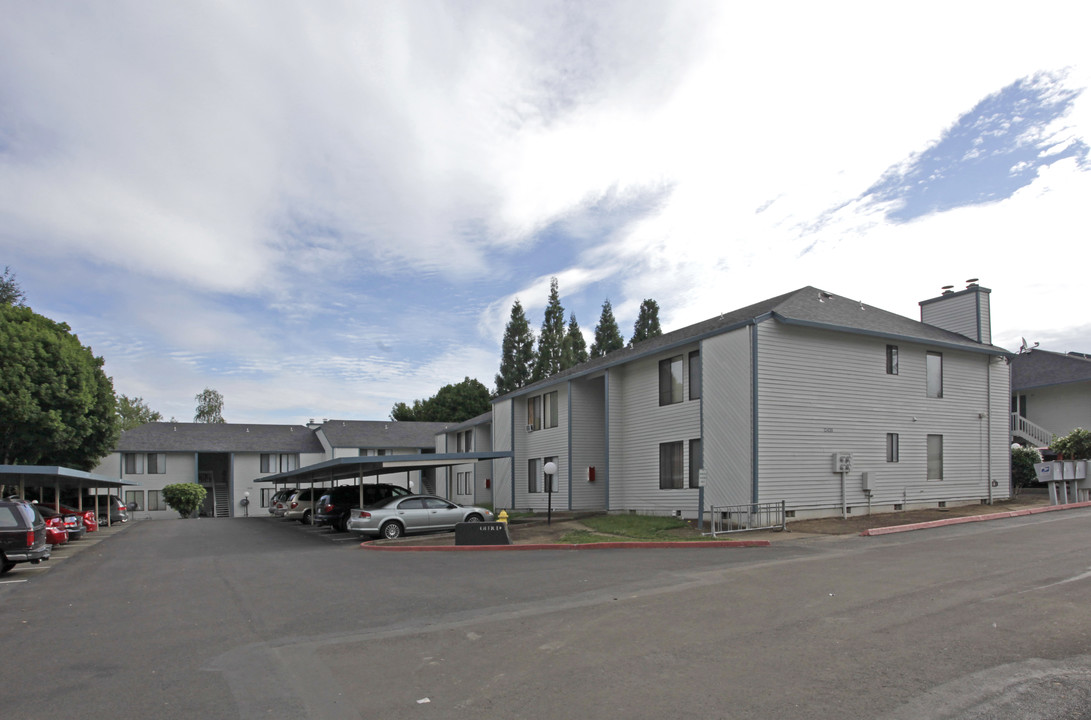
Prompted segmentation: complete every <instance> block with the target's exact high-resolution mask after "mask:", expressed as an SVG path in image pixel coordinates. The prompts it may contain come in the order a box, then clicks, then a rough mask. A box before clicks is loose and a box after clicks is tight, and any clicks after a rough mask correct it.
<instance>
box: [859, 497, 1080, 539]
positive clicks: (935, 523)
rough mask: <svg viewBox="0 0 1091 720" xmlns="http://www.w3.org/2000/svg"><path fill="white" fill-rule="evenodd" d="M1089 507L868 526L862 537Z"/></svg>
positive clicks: (1076, 505) (1047, 507)
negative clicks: (877, 526) (878, 526)
mask: <svg viewBox="0 0 1091 720" xmlns="http://www.w3.org/2000/svg"><path fill="white" fill-rule="evenodd" d="M1085 507H1091V502H1079V503H1068V504H1067V505H1045V506H1043V507H1034V508H1023V509H1022V510H1009V511H1007V512H998V513H990V514H988V515H970V516H968V517H956V518H947V519H944V520H930V521H929V522H922V523H911V524H909V525H889V526H887V527H880V528H870V529H868V530H864V531H863V532H862V533H860V535H861V536H862V537H872V536H875V535H890V534H892V533H899V532H911V531H913V530H928V529H930V528H936V527H943V526H944V525H961V524H963V523H971V522H984V521H986V520H1000V519H1002V518H1011V517H1021V516H1024V515H1037V514H1038V513H1044V512H1055V511H1057V510H1072V509H1075V508H1085Z"/></svg>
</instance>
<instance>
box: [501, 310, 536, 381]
mask: <svg viewBox="0 0 1091 720" xmlns="http://www.w3.org/2000/svg"><path fill="white" fill-rule="evenodd" d="M501 352H502V355H501V357H500V372H499V373H497V375H496V394H497V395H506V394H507V393H510V392H512V391H514V390H518V389H519V388H521V387H523V386H524V385H526V384H527V383H529V382H530V370H531V367H532V365H533V363H534V334H533V333H531V331H530V323H528V322H527V316H526V313H524V312H523V306H522V304H521V303H520V302H519V301H518V300H516V301H515V304H514V305H512V306H511V318H510V319H509V320H508V326H507V327H506V328H505V329H504V342H503V347H502V350H501Z"/></svg>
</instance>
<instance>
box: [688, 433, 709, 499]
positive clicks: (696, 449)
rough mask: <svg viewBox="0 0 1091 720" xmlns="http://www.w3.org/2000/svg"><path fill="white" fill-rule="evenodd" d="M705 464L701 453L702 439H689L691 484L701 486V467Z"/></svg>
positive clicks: (692, 486) (691, 485) (695, 486)
mask: <svg viewBox="0 0 1091 720" xmlns="http://www.w3.org/2000/svg"><path fill="white" fill-rule="evenodd" d="M704 466H705V462H704V457H703V456H702V454H701V441H700V440H690V441H689V486H690V487H691V488H697V487H701V468H703V467H704Z"/></svg>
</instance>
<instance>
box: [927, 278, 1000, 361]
mask: <svg viewBox="0 0 1091 720" xmlns="http://www.w3.org/2000/svg"><path fill="white" fill-rule="evenodd" d="M952 288H953V286H952V285H947V286H946V287H944V288H943V294H942V295H940V296H939V297H937V298H932V299H931V300H922V301H921V302H920V303H919V304H920V306H921V322H922V323H926V324H928V325H935V326H936V327H940V328H943V329H944V330H950V331H951V332H956V333H958V334H959V335H965V336H966V337H968V338H970V339H971V340H976V341H977V342H979V343H986V344H989V345H991V344H992V325H991V320H990V317H989V293H991V292H992V290H990V289H988V288H985V287H981V286H980V285H978V284H977V278H971V279H970V280H967V281H966V289H965V290H959V291H958V292H955V291H954V290H953V289H952Z"/></svg>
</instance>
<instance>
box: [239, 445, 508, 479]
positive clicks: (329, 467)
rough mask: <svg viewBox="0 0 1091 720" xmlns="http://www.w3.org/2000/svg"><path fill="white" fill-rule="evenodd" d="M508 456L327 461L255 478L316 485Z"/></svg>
mask: <svg viewBox="0 0 1091 720" xmlns="http://www.w3.org/2000/svg"><path fill="white" fill-rule="evenodd" d="M506 457H511V453H510V452H501V451H494V452H471V453H418V454H415V455H367V456H361V457H346V458H335V459H333V460H326V461H325V462H320V463H315V464H314V465H308V466H307V467H302V468H299V469H298V470H291V471H289V472H282V473H277V474H276V475H266V476H264V477H260V478H255V479H254V482H261V483H316V482H330V481H333V480H348V479H350V478H356V477H360V476H363V475H381V474H383V473H388V472H402V471H412V470H424V469H426V468H436V467H451V466H453V465H464V464H466V463H472V462H479V461H481V460H496V459H499V458H506Z"/></svg>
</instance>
